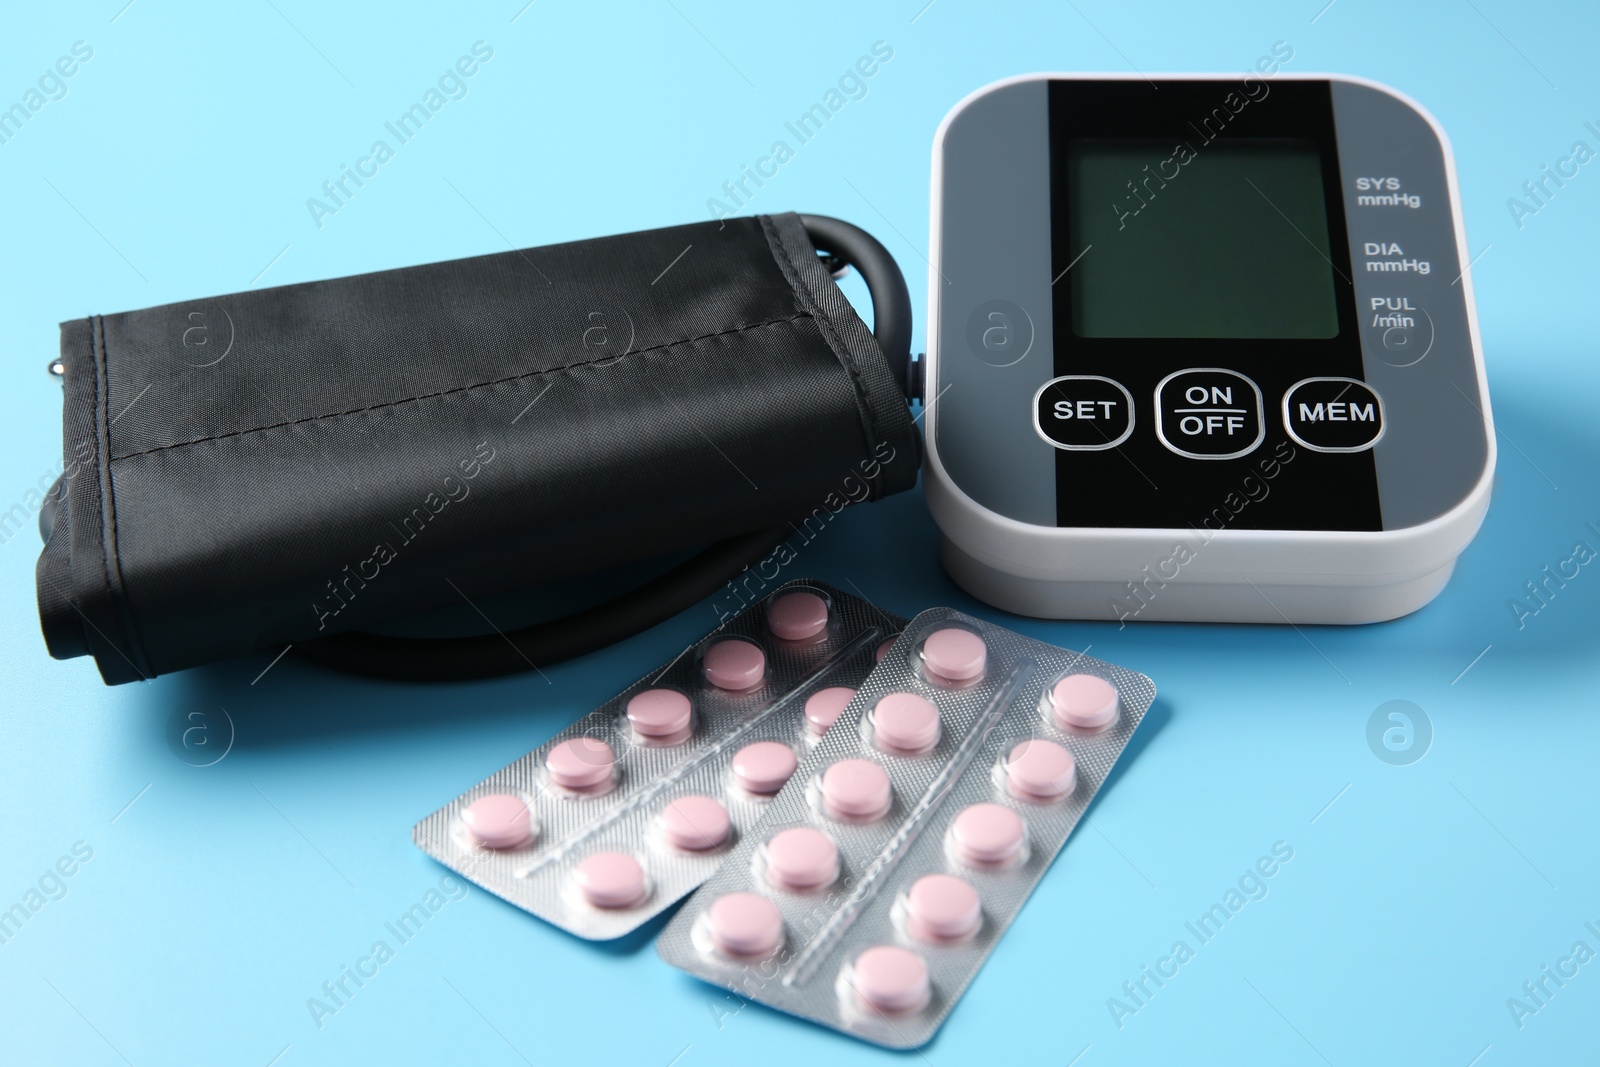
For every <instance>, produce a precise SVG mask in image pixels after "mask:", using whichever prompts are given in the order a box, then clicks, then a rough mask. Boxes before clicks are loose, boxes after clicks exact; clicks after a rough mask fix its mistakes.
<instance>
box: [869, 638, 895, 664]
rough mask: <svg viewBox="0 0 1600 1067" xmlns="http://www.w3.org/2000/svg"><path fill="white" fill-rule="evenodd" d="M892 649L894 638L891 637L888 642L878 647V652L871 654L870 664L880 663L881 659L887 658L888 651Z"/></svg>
mask: <svg viewBox="0 0 1600 1067" xmlns="http://www.w3.org/2000/svg"><path fill="white" fill-rule="evenodd" d="M893 647H894V638H892V637H891V638H889V640H887V641H885V642H884V643H883V644H881V645H879V646H878V650H877V651H876V652H874V653H873V654H872V662H874V663H882V662H883V657H885V656H887V655H888V654H889V650H890V649H891V648H893Z"/></svg>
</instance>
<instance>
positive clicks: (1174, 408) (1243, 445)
mask: <svg viewBox="0 0 1600 1067" xmlns="http://www.w3.org/2000/svg"><path fill="white" fill-rule="evenodd" d="M1156 436H1157V437H1158V438H1160V439H1161V443H1162V444H1163V445H1166V446H1167V448H1169V449H1171V450H1172V451H1173V452H1176V453H1177V454H1178V455H1180V456H1187V457H1188V458H1190V459H1234V458H1236V457H1238V456H1243V455H1248V454H1249V453H1251V452H1253V451H1255V449H1256V448H1257V446H1259V445H1260V444H1261V441H1262V439H1263V438H1265V437H1266V424H1265V422H1264V420H1263V419H1262V417H1261V390H1260V389H1259V388H1257V387H1256V383H1255V382H1252V381H1251V380H1250V379H1249V378H1246V377H1245V376H1244V375H1242V374H1239V373H1237V372H1235V371H1231V370H1223V369H1221V368H1220V367H1195V368H1191V369H1189V370H1181V371H1178V372H1176V373H1174V374H1169V375H1167V376H1166V377H1165V378H1163V379H1161V382H1160V383H1159V384H1158V385H1157V386H1156Z"/></svg>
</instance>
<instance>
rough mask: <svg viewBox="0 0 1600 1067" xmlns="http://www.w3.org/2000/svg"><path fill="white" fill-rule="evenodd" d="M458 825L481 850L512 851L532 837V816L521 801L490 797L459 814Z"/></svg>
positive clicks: (498, 795) (503, 795) (504, 796)
mask: <svg viewBox="0 0 1600 1067" xmlns="http://www.w3.org/2000/svg"><path fill="white" fill-rule="evenodd" d="M461 824H462V825H463V826H465V827H466V828H467V833H469V834H471V835H472V839H473V840H474V841H476V842H477V843H478V844H480V845H482V846H484V847H485V848H515V847H517V846H518V845H522V844H526V843H527V842H528V840H529V839H530V838H532V837H533V812H531V811H529V810H528V804H527V802H526V801H524V800H523V799H522V798H521V797H518V796H512V795H511V794H510V793H490V794H489V795H488V796H486V797H479V798H478V799H477V800H474V801H473V802H472V803H471V804H468V805H467V807H466V810H464V811H463V812H462V813H461Z"/></svg>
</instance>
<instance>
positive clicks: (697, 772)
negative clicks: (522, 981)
mask: <svg viewBox="0 0 1600 1067" xmlns="http://www.w3.org/2000/svg"><path fill="white" fill-rule="evenodd" d="M794 592H810V593H813V594H815V595H816V596H818V597H821V598H822V599H823V600H824V601H825V602H827V604H828V619H827V624H826V627H825V628H824V630H823V631H822V632H821V633H819V634H817V635H816V636H814V637H812V638H808V639H805V640H784V639H781V638H779V637H778V636H776V635H775V634H774V633H773V630H772V628H771V626H770V625H769V620H768V616H767V609H768V607H769V606H770V605H771V604H772V603H773V602H774V601H776V600H777V599H778V598H780V597H782V596H784V595H785V594H789V593H794ZM904 625H905V619H903V618H901V617H899V616H896V615H892V614H889V613H887V612H885V611H883V610H882V609H880V608H878V607H876V606H875V605H873V604H871V603H869V602H867V601H865V600H862V599H860V598H859V597H854V596H851V595H850V594H848V593H843V592H840V591H839V590H837V589H833V588H831V587H830V586H827V585H825V584H823V583H820V582H812V581H794V582H789V583H786V584H785V585H783V586H781V587H779V588H778V589H775V590H773V591H772V592H771V593H770V594H768V595H766V596H764V597H763V598H762V599H761V600H760V601H758V602H756V603H753V604H751V605H750V606H749V607H747V608H745V609H744V610H742V611H740V612H739V613H738V614H736V615H734V616H732V617H731V618H728V619H726V620H725V621H724V622H723V624H722V625H721V626H719V627H718V628H717V629H716V630H714V631H712V632H711V633H709V634H707V635H705V636H704V637H703V638H701V639H700V640H699V641H697V642H695V643H694V644H693V645H691V646H690V647H689V648H687V649H685V650H684V651H683V652H682V653H680V654H679V655H678V656H677V657H675V658H674V659H673V660H672V661H671V662H669V663H666V664H664V665H662V666H660V667H657V668H656V669H655V670H652V671H651V672H649V673H648V674H646V675H645V676H644V677H643V678H640V679H639V680H638V681H637V682H635V683H633V684H632V685H630V686H628V687H627V688H626V689H624V690H623V691H622V692H621V693H619V694H618V695H617V696H615V697H613V698H612V699H611V700H609V701H607V702H606V703H605V704H602V705H601V706H600V707H599V708H597V709H596V710H594V711H593V712H591V713H589V714H588V715H586V716H584V717H583V718H582V719H579V720H578V721H577V722H575V723H573V724H572V725H571V726H570V727H568V728H567V729H565V730H562V731H561V732H560V733H558V734H556V735H555V736H554V737H552V738H551V739H550V740H549V741H547V742H545V743H544V744H542V745H540V746H539V747H538V748H536V749H534V750H533V751H532V752H530V753H528V754H527V755H526V756H523V757H522V758H521V759H519V760H517V761H516V762H514V763H512V764H510V765H508V766H506V767H504V768H502V769H501V770H499V771H498V772H496V773H495V774H493V775H490V776H489V777H488V778H486V779H484V780H483V781H482V782H480V783H478V784H477V785H476V786H474V787H473V788H472V789H469V790H468V791H466V792H465V793H463V794H462V795H461V796H459V797H457V798H456V799H455V800H452V801H451V802H450V803H448V804H446V805H445V806H444V807H442V808H440V809H439V810H437V811H435V812H434V813H433V814H431V815H429V816H427V817H426V818H424V819H422V820H421V821H420V822H418V823H417V824H416V826H415V827H413V829H412V834H411V836H412V840H413V841H414V842H415V843H416V845H417V847H419V848H421V849H422V850H423V851H424V852H426V853H427V854H428V855H430V856H432V857H433V858H434V859H436V860H438V861H439V862H441V863H443V864H444V865H445V866H447V867H450V868H451V869H452V870H454V871H456V872H458V873H460V874H461V875H463V876H464V877H466V878H469V879H471V880H472V881H473V882H475V883H477V884H478V885H480V886H482V887H483V888H485V889H487V890H489V891H490V892H491V893H494V894H495V895H496V896H499V897H501V898H503V899H505V900H507V901H509V902H511V903H512V904H515V905H516V906H517V907H520V908H523V909H524V910H526V911H529V912H532V913H533V914H535V915H537V916H539V917H540V918H542V919H545V920H546V921H548V922H551V923H554V924H555V925H557V926H559V927H561V928H562V929H564V930H567V931H568V932H570V933H572V934H575V935H577V936H579V937H582V938H587V939H590V940H596V941H599V940H609V939H612V938H617V937H622V936H624V935H626V934H628V933H630V932H632V931H633V930H635V929H637V928H638V927H640V926H641V925H643V924H644V923H646V922H648V921H649V920H650V919H651V918H653V917H654V916H656V915H658V914H659V913H660V912H661V911H663V910H664V909H666V908H668V907H669V906H671V905H672V904H673V903H675V902H676V901H678V900H679V899H680V898H682V897H683V896H684V895H685V894H687V893H689V892H691V891H692V890H693V889H694V888H695V887H696V886H698V885H700V884H701V883H702V882H703V881H705V879H707V878H708V877H710V876H711V874H712V873H713V872H714V871H715V870H716V869H717V867H718V866H719V865H720V864H721V863H722V861H723V860H724V859H726V858H727V856H728V855H729V854H730V853H731V852H732V851H733V850H735V849H736V848H738V846H739V844H740V842H741V841H742V840H743V837H744V835H745V833H746V832H748V831H749V830H750V829H751V828H752V827H753V826H755V824H756V823H758V822H759V821H760V820H761V819H762V817H763V816H764V815H765V814H766V811H767V809H768V808H769V807H770V806H771V805H772V803H773V801H774V799H775V796H774V795H760V794H756V793H751V792H749V791H746V790H744V789H742V788H741V787H740V786H739V784H738V783H737V782H736V781H735V780H734V776H733V775H732V773H731V765H732V761H733V758H734V756H735V754H736V753H737V752H739V751H740V750H741V749H742V748H743V747H744V746H746V745H749V744H753V743H755V742H758V741H774V742H778V743H780V744H783V745H786V746H789V747H790V748H791V749H792V750H793V752H794V754H795V757H796V760H797V762H804V757H805V754H806V752H807V750H808V748H809V747H810V746H812V745H814V744H816V743H817V739H816V737H814V736H812V735H811V734H810V733H808V731H807V730H806V728H805V725H804V721H803V717H802V709H803V707H804V705H805V702H806V700H807V698H808V697H810V696H811V695H812V694H814V693H816V692H817V691H818V690H821V689H825V688H829V687H832V686H845V687H850V688H854V687H855V686H856V685H859V684H860V682H861V681H862V680H863V679H864V678H866V676H867V675H868V674H869V673H870V672H871V671H872V668H873V666H874V665H875V663H876V654H877V652H878V651H879V649H880V647H881V646H883V645H885V644H886V643H887V642H888V640H889V639H891V638H892V637H893V636H894V635H895V634H896V633H898V632H899V630H900V629H901V627H903V626H904ZM726 640H742V641H747V642H751V643H754V644H755V645H757V646H759V647H760V648H761V649H762V651H763V653H764V654H765V657H766V671H765V677H764V680H763V681H762V682H761V683H760V684H759V685H757V686H755V687H753V688H751V689H749V690H747V691H742V692H733V691H728V690H724V689H719V688H717V687H716V686H714V685H711V684H710V683H709V682H708V681H707V680H706V677H705V671H704V656H705V655H706V653H707V651H708V650H709V649H710V648H711V647H712V646H713V645H716V644H718V643H720V642H722V641H726ZM653 689H667V690H674V691H677V692H679V693H682V694H683V695H684V696H686V697H688V699H689V702H690V704H691V707H692V711H691V720H690V726H689V729H688V731H687V736H684V737H668V738H664V739H663V738H649V737H645V736H641V735H639V734H638V733H636V732H635V730H634V727H633V724H632V723H631V722H630V720H629V719H628V717H627V710H628V707H629V702H630V701H631V700H632V699H633V698H634V697H635V696H636V695H638V694H640V693H643V692H645V691H646V690H653ZM578 739H594V740H598V741H601V742H604V743H605V744H606V745H609V746H610V748H611V750H612V753H613V754H614V762H613V764H612V769H611V773H610V774H609V775H608V776H607V777H606V778H605V779H604V780H603V781H601V782H600V783H599V784H598V785H596V786H591V787H581V788H564V787H563V786H562V785H560V784H558V783H557V782H556V781H554V780H553V777H552V774H551V771H550V769H549V767H548V766H547V760H548V758H549V757H550V755H551V753H552V752H554V751H555V750H556V749H557V747H558V746H561V745H563V743H565V742H569V741H575V740H578ZM579 744H580V745H583V746H585V747H584V748H583V750H582V751H583V752H585V753H587V752H588V751H589V750H590V747H591V746H590V742H589V741H579ZM565 751H567V752H569V753H570V752H572V751H573V750H572V749H570V748H569V749H567V750H565ZM775 793H776V790H774V794H775ZM491 796H494V797H512V798H517V799H520V800H521V801H522V802H523V804H524V805H526V807H527V808H528V809H529V811H530V812H531V819H530V820H529V831H530V834H531V837H530V839H528V840H526V841H524V842H522V843H520V844H514V845H510V846H508V847H485V846H484V845H483V844H482V843H481V842H480V840H478V839H477V838H475V837H474V835H473V833H472V831H471V830H469V828H468V826H467V825H466V823H465V821H464V819H463V813H464V812H466V811H467V810H468V808H469V806H471V805H472V804H473V803H474V802H475V801H478V800H480V799H483V798H486V797H491ZM686 796H709V797H712V798H715V799H717V800H719V801H720V802H721V803H722V804H723V806H724V807H725V808H726V809H727V815H728V822H729V836H728V839H727V841H726V842H725V843H724V844H722V845H720V846H718V847H714V848H708V849H704V850H697V851H692V850H687V849H683V848H679V847H676V846H674V845H673V844H672V843H671V842H670V841H669V840H667V835H666V834H665V833H664V832H663V828H662V825H661V821H660V820H661V815H662V812H663V810H664V809H665V808H666V807H667V806H668V805H669V804H671V803H672V802H673V801H675V800H677V799H679V798H682V797H686ZM601 853H619V854H621V855H624V856H628V857H632V858H633V859H634V860H635V861H636V862H637V863H638V865H639V866H640V867H641V868H642V869H643V871H644V896H643V898H642V899H641V900H639V901H638V902H637V903H633V904H629V905H624V906H616V907H611V906H606V907H602V906H596V905H595V904H594V903H591V901H590V900H589V899H587V898H586V897H585V894H584V892H583V891H582V889H581V887H580V886H579V885H578V882H577V875H576V874H575V872H576V871H577V870H578V868H579V866H580V865H581V864H583V863H584V862H585V861H586V860H588V859H589V858H591V857H594V856H596V855H598V854H601Z"/></svg>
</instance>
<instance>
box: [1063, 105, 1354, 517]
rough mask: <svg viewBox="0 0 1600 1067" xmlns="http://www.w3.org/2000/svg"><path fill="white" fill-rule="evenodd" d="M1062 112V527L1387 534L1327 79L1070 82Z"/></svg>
mask: <svg viewBox="0 0 1600 1067" xmlns="http://www.w3.org/2000/svg"><path fill="white" fill-rule="evenodd" d="M1049 113H1050V119H1049V122H1050V172H1051V173H1050V189H1051V194H1050V201H1051V202H1050V214H1051V245H1052V247H1051V256H1052V260H1053V267H1052V270H1051V276H1052V278H1053V279H1055V281H1054V284H1053V286H1052V289H1051V301H1052V308H1053V317H1054V347H1055V352H1054V361H1055V362H1054V374H1055V378H1056V380H1054V381H1052V382H1051V383H1050V384H1049V385H1047V386H1046V387H1045V390H1044V392H1043V393H1042V394H1041V395H1040V397H1039V401H1038V404H1037V411H1036V417H1037V419H1038V426H1039V432H1040V435H1041V436H1042V437H1044V438H1045V439H1046V440H1049V441H1052V442H1054V443H1055V445H1056V448H1057V452H1056V460H1055V462H1056V512H1057V515H1056V521H1057V524H1058V525H1060V526H1082V527H1095V526H1101V527H1104V526H1114V527H1166V528H1179V529H1182V528H1185V527H1189V526H1202V525H1204V526H1206V527H1209V528H1211V529H1217V528H1219V526H1226V527H1227V528H1231V529H1278V530H1352V531H1354V530H1362V531H1367V530H1379V529H1381V528H1382V520H1381V515H1380V511H1379V504H1378V484H1377V476H1376V472H1375V469H1374V462H1373V456H1372V452H1371V451H1370V450H1369V449H1368V448H1365V447H1361V445H1362V444H1367V445H1370V441H1369V440H1367V438H1371V439H1376V435H1377V434H1378V433H1381V425H1379V423H1378V420H1380V419H1381V418H1382V414H1381V410H1380V407H1379V405H1377V404H1375V403H1372V402H1369V398H1370V394H1369V393H1368V392H1367V391H1366V390H1364V389H1363V388H1362V387H1361V386H1360V381H1361V380H1362V379H1363V377H1364V376H1363V367H1362V353H1361V340H1360V336H1359V328H1360V323H1359V321H1358V317H1357V309H1356V306H1355V295H1354V292H1353V288H1352V283H1351V279H1352V277H1353V271H1352V268H1351V263H1350V251H1349V242H1348V238H1347V234H1346V224H1345V209H1344V202H1343V196H1342V193H1341V180H1340V170H1339V158H1338V147H1337V143H1336V139H1335V130H1334V118H1333V105H1332V100H1331V94H1330V89H1329V85H1328V83H1326V82H1321V81H1287V82H1279V83H1276V84H1273V83H1269V82H1264V81H1258V80H1254V79H1252V80H1251V81H1250V82H1248V83H1239V82H1226V81H1162V82H1159V83H1157V87H1155V88H1152V86H1151V84H1150V83H1148V82H1146V81H1143V80H1128V81H1066V80H1063V81H1053V82H1051V83H1050V87H1049ZM1308 379H1317V380H1318V381H1315V382H1311V383H1308V382H1307V380H1308ZM1324 379H1328V380H1327V381H1324ZM1337 379H1347V380H1348V381H1345V382H1342V383H1341V382H1338V381H1336V380H1337ZM1110 383H1114V386H1120V387H1121V389H1117V388H1115V387H1114V386H1113V385H1112V384H1110ZM1122 390H1126V395H1127V396H1128V397H1130V398H1131V401H1132V411H1131V416H1132V427H1133V428H1132V432H1131V433H1126V434H1125V435H1124V431H1125V430H1126V427H1127V421H1128V415H1129V412H1128V411H1126V410H1125V408H1126V405H1125V404H1122V405H1119V404H1118V403H1116V401H1117V400H1118V399H1119V398H1120V397H1121V395H1122ZM1291 394H1292V395H1291ZM1286 397H1288V398H1289V399H1290V400H1292V401H1293V406H1292V407H1290V408H1287V409H1286V408H1285V398H1286ZM1301 402H1305V403H1306V405H1307V410H1306V413H1305V416H1304V420H1305V421H1304V427H1303V433H1302V435H1301V440H1300V441H1299V442H1297V441H1295V440H1294V439H1292V438H1291V436H1290V433H1289V430H1288V426H1289V425H1300V422H1299V421H1297V420H1300V417H1301V412H1300V410H1299V405H1300V403H1301ZM1285 410H1288V411H1289V412H1290V416H1291V417H1288V418H1286V417H1285V414H1284V412H1285ZM1318 435H1321V436H1318ZM1097 441H1098V442H1100V444H1099V445H1098V446H1096V444H1095V442H1097ZM1307 441H1311V442H1312V443H1313V444H1318V443H1319V442H1326V443H1327V444H1328V445H1332V446H1334V447H1345V448H1349V447H1350V446H1351V445H1355V446H1356V447H1355V449H1354V450H1350V451H1324V450H1320V449H1318V448H1312V447H1307V446H1306V442H1307ZM1285 461H1287V462H1285ZM1241 501H1248V504H1247V506H1241V503H1240V502H1241Z"/></svg>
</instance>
